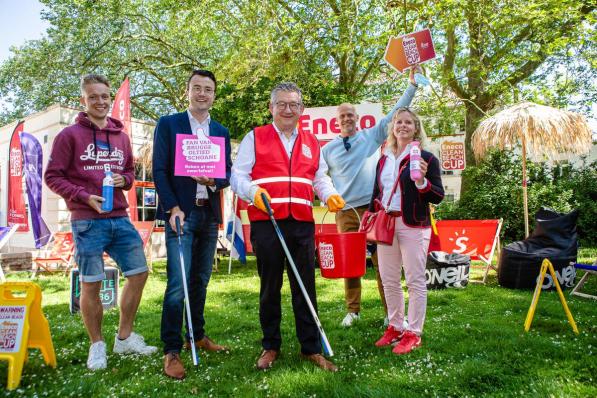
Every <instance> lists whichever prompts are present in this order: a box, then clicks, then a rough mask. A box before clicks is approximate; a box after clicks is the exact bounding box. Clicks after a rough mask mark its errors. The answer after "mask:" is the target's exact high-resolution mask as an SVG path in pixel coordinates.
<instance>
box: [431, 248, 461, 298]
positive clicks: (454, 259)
mask: <svg viewBox="0 0 597 398" xmlns="http://www.w3.org/2000/svg"><path fill="white" fill-rule="evenodd" d="M470 266H471V258H470V257H469V256H467V255H464V254H458V253H446V252H441V251H433V252H431V253H429V255H428V256H427V269H426V270H425V278H426V279H427V289H444V288H446V287H460V288H462V287H465V286H466V285H467V284H468V275H469V270H470Z"/></svg>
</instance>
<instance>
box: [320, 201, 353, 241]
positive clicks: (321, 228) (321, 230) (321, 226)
mask: <svg viewBox="0 0 597 398" xmlns="http://www.w3.org/2000/svg"><path fill="white" fill-rule="evenodd" d="M344 207H350V208H351V209H352V211H354V213H355V214H356V215H357V218H358V220H359V225H361V216H359V212H358V211H357V209H355V208H354V207H352V206H351V205H345V206H344ZM340 211H342V210H340ZM329 212H330V209H327V210H326V212H325V214H324V215H323V217H322V219H321V224H319V225H320V227H319V232H318V233H320V234H321V233H322V232H323V222H324V221H325V216H327V215H328V213H329Z"/></svg>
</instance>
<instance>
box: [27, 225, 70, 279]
mask: <svg viewBox="0 0 597 398" xmlns="http://www.w3.org/2000/svg"><path fill="white" fill-rule="evenodd" d="M74 251H75V242H74V241H73V234H72V232H54V234H52V237H51V238H50V240H49V241H48V244H47V245H46V247H45V248H44V249H42V250H41V251H40V255H39V256H37V257H34V258H33V260H32V261H33V274H32V275H31V278H35V277H36V275H37V272H38V271H40V270H44V271H47V272H56V271H62V266H63V265H64V268H65V271H66V272H67V273H68V271H69V270H70V268H72V267H73V260H74Z"/></svg>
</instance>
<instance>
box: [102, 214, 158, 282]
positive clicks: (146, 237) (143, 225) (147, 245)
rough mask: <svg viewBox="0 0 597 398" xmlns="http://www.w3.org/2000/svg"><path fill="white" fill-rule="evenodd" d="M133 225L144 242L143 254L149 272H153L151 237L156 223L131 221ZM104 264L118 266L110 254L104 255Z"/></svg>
mask: <svg viewBox="0 0 597 398" xmlns="http://www.w3.org/2000/svg"><path fill="white" fill-rule="evenodd" d="M131 224H133V227H135V229H136V230H137V232H139V235H140V236H141V240H142V241H143V253H144V254H145V258H146V259H147V268H149V272H153V254H152V248H151V242H152V241H151V237H152V234H153V227H154V224H155V221H131ZM104 262H107V263H108V264H110V265H111V266H116V262H115V261H114V260H113V259H112V257H110V256H109V255H108V253H104Z"/></svg>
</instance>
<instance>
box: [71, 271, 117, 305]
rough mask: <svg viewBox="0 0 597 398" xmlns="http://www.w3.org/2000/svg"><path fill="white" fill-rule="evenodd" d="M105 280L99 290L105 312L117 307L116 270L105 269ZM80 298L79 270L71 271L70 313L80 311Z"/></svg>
mask: <svg viewBox="0 0 597 398" xmlns="http://www.w3.org/2000/svg"><path fill="white" fill-rule="evenodd" d="M104 271H105V273H106V278H105V279H104V280H103V281H102V287H101V289H100V293H99V294H100V300H101V301H102V305H103V307H104V309H105V310H107V309H109V308H113V307H116V306H117V305H118V278H119V276H120V275H119V272H118V268H114V267H105V268H104ZM80 298H81V282H80V280H79V270H78V269H72V270H71V272H70V312H71V314H74V313H75V312H78V311H79V309H80V305H79V299H80Z"/></svg>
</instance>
